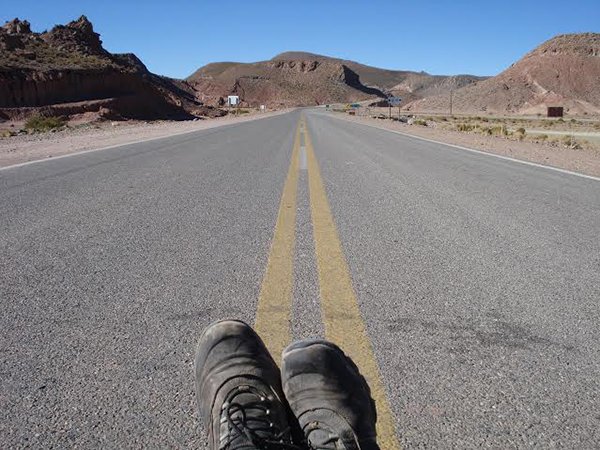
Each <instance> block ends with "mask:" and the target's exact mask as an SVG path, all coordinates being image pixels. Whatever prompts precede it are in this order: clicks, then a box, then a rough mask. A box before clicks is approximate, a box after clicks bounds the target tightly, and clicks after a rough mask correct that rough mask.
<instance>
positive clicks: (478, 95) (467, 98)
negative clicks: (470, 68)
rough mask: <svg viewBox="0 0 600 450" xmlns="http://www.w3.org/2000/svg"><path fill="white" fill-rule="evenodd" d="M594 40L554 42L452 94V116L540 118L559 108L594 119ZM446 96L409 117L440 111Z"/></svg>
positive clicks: (599, 99)
mask: <svg viewBox="0 0 600 450" xmlns="http://www.w3.org/2000/svg"><path fill="white" fill-rule="evenodd" d="M598 80H600V34H598V33H582V34H568V35H560V36H556V37H555V38H553V39H550V40H549V41H547V42H544V43H543V44H542V45H540V46H539V47H537V48H536V49H534V50H533V51H531V52H530V53H528V54H527V55H525V56H524V57H523V58H522V59H521V60H519V61H518V62H516V63H515V64H513V65H511V66H510V67H509V68H508V69H506V70H505V71H504V72H502V73H500V74H499V75H497V76H495V77H492V78H489V79H487V80H483V81H480V82H478V83H475V84H472V85H470V86H466V87H463V88H461V89H458V90H456V91H455V92H454V93H453V99H452V103H453V110H454V113H465V114H486V113H489V114H544V115H545V114H546V108H547V107H548V106H563V107H564V108H565V110H566V113H567V114H568V115H593V114H596V115H597V114H600V83H599V82H598ZM449 107H450V98H449V95H437V96H433V97H428V98H425V99H422V100H418V101H415V102H413V103H412V104H410V105H408V107H407V108H408V109H410V110H411V111H428V112H434V111H438V112H439V111H443V112H447V111H448V110H449Z"/></svg>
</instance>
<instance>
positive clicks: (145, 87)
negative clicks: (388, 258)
mask: <svg viewBox="0 0 600 450" xmlns="http://www.w3.org/2000/svg"><path fill="white" fill-rule="evenodd" d="M213 111H214V110H213V109H210V108H206V107H203V106H202V105H201V104H200V103H199V102H198V101H197V97H196V92H195V90H194V89H193V88H192V87H191V86H190V85H189V84H187V83H186V82H184V81H181V80H172V79H169V78H166V77H160V76H158V75H154V74H153V73H150V72H149V71H148V69H147V68H146V66H144V64H143V63H142V62H141V61H140V60H139V59H138V58H137V57H136V56H135V55H133V54H111V53H109V52H107V51H106V50H105V49H104V48H103V47H102V41H101V40H100V36H99V35H98V34H97V33H95V32H94V29H93V26H92V24H91V23H90V22H89V20H88V19H87V18H86V17H85V16H82V17H80V18H79V19H78V20H76V21H73V22H71V23H69V24H67V25H57V26H56V27H54V28H53V29H52V30H50V31H48V32H43V33H34V32H32V31H31V28H30V25H29V23H28V22H27V21H20V20H18V19H15V20H13V21H11V22H7V23H6V24H5V25H4V26H3V27H1V28H0V114H1V115H3V116H5V117H9V118H10V117H13V118H14V117H19V116H21V117H23V116H27V115H31V114H40V113H41V114H47V115H73V114H79V113H93V112H96V113H98V114H100V115H104V116H106V117H119V116H120V117H125V118H141V119H157V118H169V119H179V118H190V117H193V115H202V114H210V113H211V112H213Z"/></svg>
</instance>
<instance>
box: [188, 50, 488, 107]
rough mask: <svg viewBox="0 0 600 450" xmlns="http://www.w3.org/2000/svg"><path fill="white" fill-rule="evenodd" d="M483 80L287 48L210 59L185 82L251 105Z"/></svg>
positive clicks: (404, 93)
mask: <svg viewBox="0 0 600 450" xmlns="http://www.w3.org/2000/svg"><path fill="white" fill-rule="evenodd" d="M479 79H480V78H478V77H473V76H469V75H464V76H458V77H445V76H433V75H429V74H427V73H425V72H409V71H399V70H387V69H380V68H377V67H371V66H367V65H364V64H360V63H357V62H355V61H349V60H343V59H338V58H331V57H328V56H323V55H316V54H313V53H306V52H286V53H282V54H280V55H277V56H275V57H274V58H273V59H271V60H268V61H261V62H256V63H235V62H219V63H212V64H208V65H206V66H204V67H201V68H200V69H198V70H197V71H196V72H194V73H193V74H192V75H191V76H190V77H188V78H187V81H188V82H189V83H190V84H192V85H193V86H194V87H195V88H196V89H197V90H199V91H201V92H203V93H204V95H205V96H206V99H207V100H209V101H213V102H214V101H216V99H218V98H222V97H224V96H226V95H228V94H239V95H240V96H241V98H242V99H243V100H244V101H246V102H247V103H248V104H251V105H256V104H267V105H269V106H297V105H319V104H324V103H338V102H354V101H361V100H365V99H369V98H377V97H384V96H385V94H386V93H393V94H395V95H400V96H401V97H403V98H406V99H407V100H415V99H419V98H422V97H423V96H424V95H427V94H428V93H429V94H431V93H436V94H437V93H440V92H445V91H446V90H448V89H450V86H453V87H455V88H457V87H462V86H464V85H466V84H469V83H472V82H475V81H478V80H479Z"/></svg>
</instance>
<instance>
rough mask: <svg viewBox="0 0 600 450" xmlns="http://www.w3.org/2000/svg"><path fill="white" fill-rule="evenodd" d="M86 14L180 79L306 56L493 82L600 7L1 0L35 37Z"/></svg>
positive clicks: (1, 7) (592, 19) (1, 8)
mask: <svg viewBox="0 0 600 450" xmlns="http://www.w3.org/2000/svg"><path fill="white" fill-rule="evenodd" d="M81 14H85V15H87V16H88V17H89V18H90V20H91V21H92V22H93V23H94V27H95V29H96V31H97V32H99V33H100V34H101V36H102V40H103V42H104V46H105V47H106V48H107V49H108V50H110V51H111V52H133V53H135V54H137V55H138V56H139V57H140V58H141V59H142V60H143V61H144V62H145V63H146V65H147V66H148V67H149V69H150V70H152V71H153V72H156V73H159V74H162V75H169V76H172V77H180V78H182V77H186V76H188V75H189V74H191V73H192V72H193V71H194V70H195V69H196V68H198V67H200V66H202V65H204V64H206V63H209V62H213V61H258V60H264V59H270V58H271V57H272V56H274V55H276V54H277V53H280V52H283V51H287V50H305V51H311V52H315V53H322V54H326V55H331V56H338V57H342V58H347V59H353V60H356V61H359V62H362V63H365V64H370V65H374V66H379V67H385V68H391V69H409V70H417V71H420V70H425V71H427V72H429V73H433V74H458V73H471V74H475V75H494V74H497V73H498V72H500V71H501V70H503V69H505V68H506V67H508V66H509V65H510V64H511V63H513V62H514V61H516V60H517V59H519V58H520V57H521V56H523V55H524V54H525V53H527V52H528V51H529V50H531V49H532V48H534V47H535V46H537V45H538V44H540V43H541V42H543V41H545V40H546V39H549V38H551V37H552V36H554V35H556V34H561V33H574V32H583V31H595V32H600V0H589V1H588V0H582V1H577V0H570V1H566V0H563V1H556V0H546V1H537V0H534V1H527V0H520V1H516V0H515V1H513V0H504V1H496V0H488V1H464V0H447V1H441V0H430V1H419V0H413V1H403V0H402V1H400V0H398V1H385V0H373V1H366V0H365V1H355V0H347V1H342V0H320V1H316V0H302V1H295V2H291V1H289V2H288V1H284V0H279V1H272V0H246V1H230V0H220V1H212V0H186V1H184V0H160V1H159V0H140V1H129V0H121V1H117V0H101V1H99V0H96V1H90V0H78V1H76V0H71V1H67V0H52V1H46V0H1V4H0V19H2V20H3V21H5V20H8V19H12V18H14V17H19V18H22V19H28V20H29V21H30V22H31V24H32V27H33V29H34V30H36V31H41V30H44V29H46V28H50V27H52V26H53V25H55V24H57V23H66V22H68V21H70V20H73V19H75V18H77V17H79V16H80V15H81Z"/></svg>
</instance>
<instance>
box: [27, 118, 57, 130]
mask: <svg viewBox="0 0 600 450" xmlns="http://www.w3.org/2000/svg"><path fill="white" fill-rule="evenodd" d="M64 125H65V120H64V119H63V118H62V117H43V116H33V117H31V118H29V119H28V120H27V122H25V129H26V130H27V131H30V132H34V133H40V132H44V131H51V130H55V129H58V128H62V127H63V126H64Z"/></svg>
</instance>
